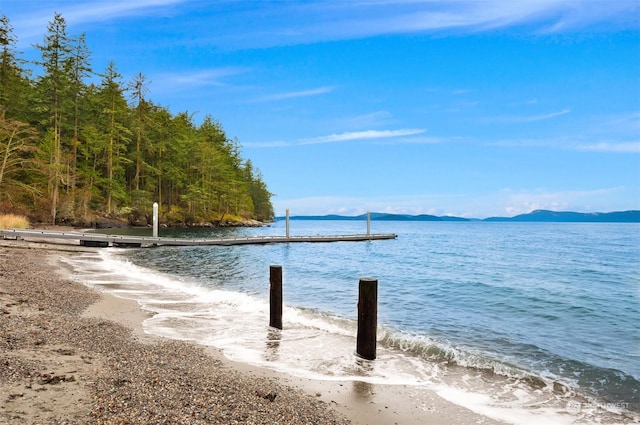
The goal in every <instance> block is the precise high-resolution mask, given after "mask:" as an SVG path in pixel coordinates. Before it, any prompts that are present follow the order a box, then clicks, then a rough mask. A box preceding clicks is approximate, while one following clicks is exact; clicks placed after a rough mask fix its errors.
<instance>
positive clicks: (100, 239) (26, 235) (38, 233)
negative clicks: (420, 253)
mask: <svg viewBox="0 0 640 425" xmlns="http://www.w3.org/2000/svg"><path fill="white" fill-rule="evenodd" d="M0 235H1V236H2V238H3V239H24V240H29V239H38V240H42V239H47V240H50V239H51V240H55V239H58V240H61V239H62V240H67V241H69V240H71V241H79V243H80V245H81V246H90V247H108V246H114V247H122V248H127V247H130V248H139V247H143V246H159V245H171V246H208V245H223V246H230V245H250V244H274V243H295V242H360V241H372V240H384V239H396V238H397V235H396V234H393V233H383V234H358V235H316V236H288V237H287V236H245V237H236V238H212V239H188V238H166V237H149V236H122V235H107V234H101V233H93V232H80V231H69V232H61V231H53V230H32V229H7V230H0Z"/></svg>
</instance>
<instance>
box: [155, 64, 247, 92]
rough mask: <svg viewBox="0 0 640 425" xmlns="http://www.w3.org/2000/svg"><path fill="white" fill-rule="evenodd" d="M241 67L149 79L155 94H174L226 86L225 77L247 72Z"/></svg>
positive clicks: (195, 71)
mask: <svg viewBox="0 0 640 425" xmlns="http://www.w3.org/2000/svg"><path fill="white" fill-rule="evenodd" d="M248 71H249V69H248V68H243V67H223V68H212V69H202V70H194V71H188V72H175V73H163V74H159V75H157V76H155V77H154V76H152V77H151V84H152V85H153V89H154V91H156V92H174V91H180V90H187V89H193V88H199V87H207V86H226V85H228V83H226V82H224V79H225V78H226V77H230V76H234V75H238V74H242V73H245V72H248Z"/></svg>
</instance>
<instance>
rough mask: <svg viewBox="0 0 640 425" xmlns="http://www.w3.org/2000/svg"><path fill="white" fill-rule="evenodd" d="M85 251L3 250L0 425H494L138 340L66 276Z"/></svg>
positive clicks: (147, 338)
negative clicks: (71, 261)
mask: <svg viewBox="0 0 640 425" xmlns="http://www.w3.org/2000/svg"><path fill="white" fill-rule="evenodd" d="M88 249H92V248H84V247H78V246H74V245H69V244H64V243H63V244H51V243H47V244H45V243H33V242H31V243H28V242H25V241H0V424H234V423H243V424H349V423H351V424H418V423H434V424H445V423H484V424H491V423H498V422H495V421H493V420H492V419H489V418H487V417H485V416H482V415H478V414H476V413H473V412H471V411H470V410H467V409H465V408H464V407H461V406H459V405H455V404H452V403H449V402H447V401H445V400H443V399H441V398H440V397H438V396H437V395H436V394H435V393H433V392H429V391H426V390H421V389H416V388H411V387H404V386H384V385H371V384H367V383H363V382H334V381H317V380H309V379H302V378H296V377H293V376H289V375H286V374H283V373H279V372H275V371H271V370H266V369H263V368H257V367H252V366H249V365H245V364H241V363H236V362H232V361H229V360H227V359H226V358H224V357H223V356H222V355H221V354H220V353H219V352H218V351H216V350H214V349H211V348H207V347H204V346H199V345H196V344H192V343H188V342H182V341H176V340H171V339H166V338H160V337H156V336H153V335H148V334H145V333H144V331H143V329H142V322H143V321H144V320H145V319H146V318H147V317H149V313H148V312H146V311H143V310H141V309H140V308H139V307H138V304H137V303H136V302H135V301H131V300H125V299H121V298H117V297H114V296H112V295H108V294H105V293H101V292H98V291H97V290H95V289H92V288H89V287H87V286H85V285H83V284H81V283H79V282H76V281H74V280H72V279H70V278H69V276H68V275H66V273H67V272H68V271H66V270H65V269H64V266H63V265H62V263H61V262H60V261H59V259H60V256H64V255H74V254H75V253H76V251H79V250H88Z"/></svg>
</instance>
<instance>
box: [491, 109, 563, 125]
mask: <svg viewBox="0 0 640 425" xmlns="http://www.w3.org/2000/svg"><path fill="white" fill-rule="evenodd" d="M569 113H571V110H570V109H563V110H561V111H558V112H551V113H548V114H542V115H521V116H516V115H509V116H497V117H486V118H482V119H481V120H480V121H481V122H484V123H501V124H519V123H528V122H536V121H544V120H549V119H552V118H556V117H559V116H562V115H566V114H569Z"/></svg>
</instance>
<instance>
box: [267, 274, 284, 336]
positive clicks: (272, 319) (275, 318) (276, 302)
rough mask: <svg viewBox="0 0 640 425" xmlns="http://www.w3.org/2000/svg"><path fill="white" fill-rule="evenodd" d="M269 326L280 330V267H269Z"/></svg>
mask: <svg viewBox="0 0 640 425" xmlns="http://www.w3.org/2000/svg"><path fill="white" fill-rule="evenodd" d="M269 283H270V286H271V287H270V289H269V305H270V314H269V326H271V327H273V328H277V329H282V266H270V267H269Z"/></svg>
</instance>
